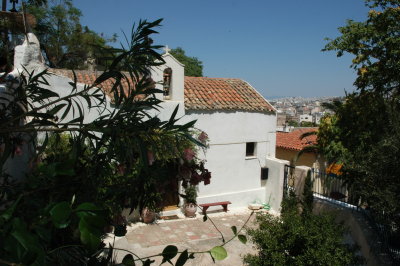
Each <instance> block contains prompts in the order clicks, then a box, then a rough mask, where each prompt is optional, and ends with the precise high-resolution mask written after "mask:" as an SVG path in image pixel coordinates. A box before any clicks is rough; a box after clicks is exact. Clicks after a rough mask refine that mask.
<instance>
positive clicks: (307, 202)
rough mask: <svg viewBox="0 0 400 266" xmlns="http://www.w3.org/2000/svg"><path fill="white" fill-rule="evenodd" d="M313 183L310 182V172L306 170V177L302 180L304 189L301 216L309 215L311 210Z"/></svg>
mask: <svg viewBox="0 0 400 266" xmlns="http://www.w3.org/2000/svg"><path fill="white" fill-rule="evenodd" d="M313 202H314V196H313V182H312V180H311V170H308V172H307V176H306V178H305V180H304V189H303V214H304V215H309V214H311V212H312V209H313Z"/></svg>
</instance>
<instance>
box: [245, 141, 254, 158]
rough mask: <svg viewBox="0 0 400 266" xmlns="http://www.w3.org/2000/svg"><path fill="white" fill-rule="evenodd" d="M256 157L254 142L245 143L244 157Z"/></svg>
mask: <svg viewBox="0 0 400 266" xmlns="http://www.w3.org/2000/svg"><path fill="white" fill-rule="evenodd" d="M255 155H256V143H255V142H247V143H246V156H255Z"/></svg>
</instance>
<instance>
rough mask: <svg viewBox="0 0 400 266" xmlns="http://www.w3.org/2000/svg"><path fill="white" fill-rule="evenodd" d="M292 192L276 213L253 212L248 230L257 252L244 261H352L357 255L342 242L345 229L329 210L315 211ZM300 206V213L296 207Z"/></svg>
mask: <svg viewBox="0 0 400 266" xmlns="http://www.w3.org/2000/svg"><path fill="white" fill-rule="evenodd" d="M299 204H300V205H302V204H301V203H299V202H298V200H296V198H295V196H294V195H293V193H291V195H290V196H289V197H288V198H286V199H285V200H284V201H283V202H282V213H281V216H280V217H276V216H273V215H270V214H261V215H258V216H257V224H258V228H256V229H250V230H248V234H249V235H250V237H251V239H252V241H253V243H254V244H255V245H256V247H257V250H258V254H257V255H246V256H245V257H244V262H245V263H246V264H247V265H354V264H357V263H358V262H360V258H359V257H357V256H356V255H354V248H353V247H350V246H348V245H346V244H344V233H345V229H344V227H343V226H342V225H340V224H337V223H336V222H335V219H334V216H332V215H330V214H321V215H315V214H312V212H310V211H309V210H308V208H307V207H305V205H303V206H302V207H303V208H299V207H298V206H299ZM300 209H303V214H307V215H301V213H299V210H300Z"/></svg>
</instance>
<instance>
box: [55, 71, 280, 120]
mask: <svg viewBox="0 0 400 266" xmlns="http://www.w3.org/2000/svg"><path fill="white" fill-rule="evenodd" d="M49 72H50V73H54V74H57V75H60V76H65V77H69V78H70V79H72V80H73V78H74V75H73V72H72V70H67V69H49ZM101 73H102V72H101V71H96V72H89V71H86V70H76V71H75V75H76V78H77V82H78V83H83V84H88V85H91V84H93V82H94V81H95V80H96V78H97V77H98V76H99V75H101ZM127 76H128V75H127ZM131 81H132V80H131V79H130V82H131ZM123 84H126V82H123ZM112 86H113V81H112V80H107V81H105V82H103V83H102V84H101V88H102V89H103V90H104V91H105V92H106V93H107V95H108V96H110V97H111V98H113V95H112V94H111V88H112ZM128 92H129V91H128V88H125V93H128ZM184 94H185V108H186V109H189V110H245V111H259V112H268V113H269V112H274V111H275V110H274V108H273V107H272V106H271V105H270V104H269V103H268V102H267V100H265V99H264V97H262V96H261V94H259V93H258V92H257V91H256V90H255V89H254V88H253V87H252V86H250V85H249V84H248V83H247V82H245V81H243V80H240V79H228V78H207V77H185V92H184Z"/></svg>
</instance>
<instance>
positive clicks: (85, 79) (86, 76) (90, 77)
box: [48, 68, 133, 100]
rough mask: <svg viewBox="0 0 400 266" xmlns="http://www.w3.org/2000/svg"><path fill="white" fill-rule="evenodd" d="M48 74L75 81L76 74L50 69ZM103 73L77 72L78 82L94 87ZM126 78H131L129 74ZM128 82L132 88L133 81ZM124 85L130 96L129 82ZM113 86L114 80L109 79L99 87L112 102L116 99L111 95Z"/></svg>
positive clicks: (124, 81) (67, 70) (123, 82)
mask: <svg viewBox="0 0 400 266" xmlns="http://www.w3.org/2000/svg"><path fill="white" fill-rule="evenodd" d="M48 72H49V73H53V74H56V75H59V76H64V77H68V78H70V79H72V80H74V74H73V72H72V70H69V69H55V68H50V69H48ZM102 73H103V71H87V70H75V75H76V80H77V82H78V83H82V84H87V85H92V84H93V83H94V81H95V80H96V79H97V77H99V76H100V75H101V74H102ZM126 76H127V77H129V75H128V74H127V75H126ZM128 80H129V83H130V84H131V86H132V84H133V82H132V79H131V78H128ZM122 84H123V86H124V91H125V93H126V95H128V93H129V90H128V82H127V81H126V80H123V81H122ZM113 85H114V82H113V80H112V79H108V80H106V81H104V82H103V83H101V85H100V86H99V87H100V88H101V89H103V90H104V92H105V93H106V94H107V95H108V96H109V97H110V98H111V99H112V100H113V98H114V95H113V94H112V93H111V89H112V87H113Z"/></svg>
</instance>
